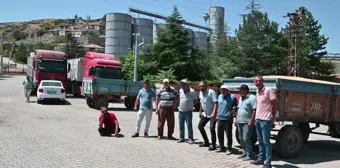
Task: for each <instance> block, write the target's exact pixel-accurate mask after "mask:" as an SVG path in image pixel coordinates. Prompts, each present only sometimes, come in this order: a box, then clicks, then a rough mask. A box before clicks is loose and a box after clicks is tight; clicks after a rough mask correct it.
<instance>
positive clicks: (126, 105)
mask: <svg viewBox="0 0 340 168" xmlns="http://www.w3.org/2000/svg"><path fill="white" fill-rule="evenodd" d="M124 105H125V107H126V108H127V109H131V104H130V102H129V99H128V97H124Z"/></svg>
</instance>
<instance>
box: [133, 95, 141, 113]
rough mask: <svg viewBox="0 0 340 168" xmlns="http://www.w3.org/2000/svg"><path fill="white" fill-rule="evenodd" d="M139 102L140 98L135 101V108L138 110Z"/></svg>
mask: <svg viewBox="0 0 340 168" xmlns="http://www.w3.org/2000/svg"><path fill="white" fill-rule="evenodd" d="M139 102H140V99H139V98H137V99H136V102H135V108H134V110H135V111H137V107H138V105H139Z"/></svg>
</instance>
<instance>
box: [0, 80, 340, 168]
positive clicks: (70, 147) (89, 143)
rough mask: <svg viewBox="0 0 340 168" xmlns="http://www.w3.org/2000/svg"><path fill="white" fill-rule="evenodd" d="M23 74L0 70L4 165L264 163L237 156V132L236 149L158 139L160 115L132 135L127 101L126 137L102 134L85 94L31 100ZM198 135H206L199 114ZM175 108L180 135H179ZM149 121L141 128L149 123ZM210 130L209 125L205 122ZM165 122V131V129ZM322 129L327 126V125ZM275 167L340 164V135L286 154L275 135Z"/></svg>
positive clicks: (201, 167)
mask: <svg viewBox="0 0 340 168" xmlns="http://www.w3.org/2000/svg"><path fill="white" fill-rule="evenodd" d="M23 80H24V77H23V76H0V97H1V98H0V167H1V168H7V167H24V168H30V167H32V168H39V167H43V168H54V167H55V168H73V167H81V168H84V167H89V168H101V167H103V168H107V167H113V166H114V167H119V168H132V167H136V168H137V167H138V168H143V167H147V168H151V167H155V168H161V167H162V168H163V167H164V168H175V167H176V168H182V167H183V168H186V167H191V168H196V167H197V168H212V167H214V168H225V167H234V168H248V167H250V168H251V167H259V166H253V165H250V164H249V162H244V161H240V160H238V159H237V156H238V155H237V154H236V153H239V150H240V149H239V145H238V144H237V141H236V140H235V138H234V152H235V154H233V155H230V156H227V155H225V154H221V153H215V152H211V151H208V150H207V149H206V148H199V147H198V145H197V144H194V145H189V144H187V143H184V144H178V143H177V142H176V141H169V140H157V139H156V135H157V116H156V115H153V119H152V123H151V129H150V133H149V134H150V136H151V137H150V138H143V137H140V138H131V135H132V134H133V133H134V130H135V121H136V113H135V112H132V111H128V110H127V109H125V107H124V105H123V104H122V103H111V104H110V106H109V107H110V110H112V111H114V112H115V113H116V115H117V117H118V119H119V122H120V125H121V129H122V131H121V133H122V136H123V137H121V138H116V137H100V136H99V134H98V131H97V126H98V117H99V115H100V112H99V111H97V110H94V109H90V108H88V107H87V105H86V103H85V100H84V99H81V98H69V99H68V101H69V103H68V104H67V105H61V104H44V105H40V104H37V103H36V98H35V97H32V98H31V100H32V102H31V103H26V102H25V98H24V95H23V87H22V81H23ZM193 120H194V121H193V124H194V136H195V138H196V139H197V140H196V141H197V142H200V141H201V136H200V134H199V132H198V129H197V124H198V121H199V118H198V115H197V113H195V115H194V119H193ZM177 121H178V120H177V113H176V128H175V134H174V136H175V137H178V122H177ZM144 124H145V123H144V122H143V124H142V130H141V131H143V129H144ZM206 129H207V132H208V134H209V131H208V127H207V128H206ZM166 130H167V129H166V126H165V135H166ZM318 130H319V131H322V132H326V131H327V128H326V127H321V128H320V129H318ZM273 155H274V156H273V162H272V164H273V167H284V168H294V167H318V168H319V167H325V168H326V167H327V168H333V167H334V168H336V167H339V165H340V141H339V140H337V139H333V138H330V137H327V136H320V135H311V137H310V141H309V143H308V144H306V145H305V146H304V148H303V151H302V153H301V155H300V157H298V158H295V159H289V160H286V159H282V158H279V157H278V156H277V155H276V149H275V141H273Z"/></svg>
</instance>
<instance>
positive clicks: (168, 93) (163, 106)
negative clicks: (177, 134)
mask: <svg viewBox="0 0 340 168" xmlns="http://www.w3.org/2000/svg"><path fill="white" fill-rule="evenodd" d="M163 85H164V86H163V88H161V89H160V91H159V92H158V93H157V99H156V103H157V104H156V114H157V115H158V137H157V139H163V129H164V124H165V120H166V121H167V125H168V139H170V140H174V139H175V138H174V137H173V136H172V134H173V133H174V127H175V113H174V110H175V109H176V107H177V101H178V92H177V91H176V89H174V88H173V87H171V86H170V85H169V79H164V80H163Z"/></svg>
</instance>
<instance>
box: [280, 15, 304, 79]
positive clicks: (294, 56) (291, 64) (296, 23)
mask: <svg viewBox="0 0 340 168" xmlns="http://www.w3.org/2000/svg"><path fill="white" fill-rule="evenodd" d="M304 14H305V11H304V10H299V11H298V12H293V13H287V15H286V16H284V17H289V23H290V28H289V29H288V34H289V55H288V60H287V61H288V62H287V68H288V69H287V71H288V74H287V75H288V76H292V75H294V76H299V63H300V62H299V58H298V57H299V56H298V53H299V52H298V51H299V47H300V46H301V38H302V37H303V36H304V34H303V30H304V29H303V23H302V17H303V15H304Z"/></svg>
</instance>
